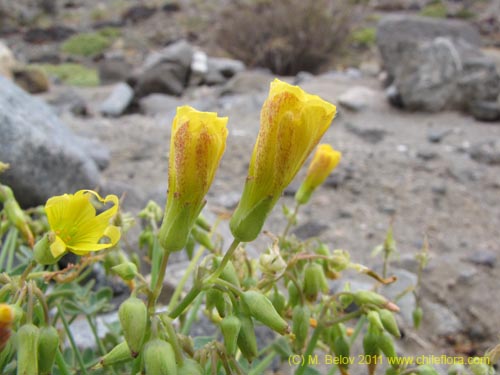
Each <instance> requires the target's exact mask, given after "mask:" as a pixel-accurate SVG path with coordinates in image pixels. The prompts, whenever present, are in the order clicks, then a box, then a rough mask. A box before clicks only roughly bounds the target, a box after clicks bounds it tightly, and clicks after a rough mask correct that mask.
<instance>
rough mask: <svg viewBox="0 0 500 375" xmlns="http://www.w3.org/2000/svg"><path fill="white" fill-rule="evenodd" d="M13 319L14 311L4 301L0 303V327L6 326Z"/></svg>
mask: <svg viewBox="0 0 500 375" xmlns="http://www.w3.org/2000/svg"><path fill="white" fill-rule="evenodd" d="M13 321H14V311H12V307H10V305H7V304H6V303H0V328H4V327H8V326H10V325H11V324H12V322H13Z"/></svg>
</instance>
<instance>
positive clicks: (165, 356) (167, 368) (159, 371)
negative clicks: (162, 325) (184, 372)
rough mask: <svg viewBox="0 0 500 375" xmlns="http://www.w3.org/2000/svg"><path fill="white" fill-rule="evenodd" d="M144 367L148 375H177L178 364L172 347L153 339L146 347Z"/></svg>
mask: <svg viewBox="0 0 500 375" xmlns="http://www.w3.org/2000/svg"><path fill="white" fill-rule="evenodd" d="M143 359H144V367H145V368H146V375H177V363H176V362H175V353H174V349H173V348H172V345H170V344H169V343H168V342H166V341H163V340H160V339H153V340H151V341H150V342H148V343H147V344H146V345H145V347H144V354H143Z"/></svg>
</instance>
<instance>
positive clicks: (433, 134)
mask: <svg viewBox="0 0 500 375" xmlns="http://www.w3.org/2000/svg"><path fill="white" fill-rule="evenodd" d="M448 134H451V129H446V130H439V129H430V130H429V131H428V132H427V140H428V141H429V142H431V143H440V142H441V141H442V140H443V139H444V137H446V136H447V135H448Z"/></svg>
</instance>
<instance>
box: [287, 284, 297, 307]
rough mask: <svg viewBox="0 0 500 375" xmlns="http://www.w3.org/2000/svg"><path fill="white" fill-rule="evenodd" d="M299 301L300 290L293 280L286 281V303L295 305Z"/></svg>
mask: <svg viewBox="0 0 500 375" xmlns="http://www.w3.org/2000/svg"><path fill="white" fill-rule="evenodd" d="M299 301H300V292H299V290H298V289H297V286H296V285H295V283H294V282H293V281H289V282H288V305H289V306H292V307H293V306H295V305H297V304H298V303H299Z"/></svg>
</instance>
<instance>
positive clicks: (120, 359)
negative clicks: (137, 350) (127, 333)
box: [94, 341, 133, 369]
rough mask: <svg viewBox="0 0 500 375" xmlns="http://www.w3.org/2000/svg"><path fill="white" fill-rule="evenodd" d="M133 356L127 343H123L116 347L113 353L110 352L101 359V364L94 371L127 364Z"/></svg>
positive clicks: (112, 350)
mask: <svg viewBox="0 0 500 375" xmlns="http://www.w3.org/2000/svg"><path fill="white" fill-rule="evenodd" d="M132 359H133V358H132V355H131V354H130V348H129V347H128V345H127V342H126V341H123V342H121V343H119V344H118V345H116V346H115V347H114V348H113V349H111V351H109V352H108V353H107V354H106V355H105V356H104V357H102V358H101V360H100V361H99V364H98V365H97V366H94V369H97V368H100V367H106V366H112V365H118V364H120V363H125V362H128V361H131V360H132Z"/></svg>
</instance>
